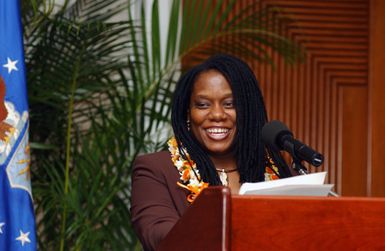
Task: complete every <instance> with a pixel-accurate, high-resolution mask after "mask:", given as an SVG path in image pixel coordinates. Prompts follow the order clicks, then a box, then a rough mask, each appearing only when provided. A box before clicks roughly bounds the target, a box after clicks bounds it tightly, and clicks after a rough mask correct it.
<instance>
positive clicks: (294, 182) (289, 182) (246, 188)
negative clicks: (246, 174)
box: [239, 172, 334, 196]
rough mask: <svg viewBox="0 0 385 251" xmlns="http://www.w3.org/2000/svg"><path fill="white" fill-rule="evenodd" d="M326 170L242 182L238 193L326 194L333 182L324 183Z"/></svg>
mask: <svg viewBox="0 0 385 251" xmlns="http://www.w3.org/2000/svg"><path fill="white" fill-rule="evenodd" d="M325 177H326V172H319V173H312V174H307V175H300V176H294V177H290V178H285V179H279V180H272V181H265V182H257V183H244V184H242V186H241V188H240V190H239V194H260V195H293V196H327V195H328V194H329V192H330V191H331V189H332V188H333V186H334V185H333V184H324V182H325Z"/></svg>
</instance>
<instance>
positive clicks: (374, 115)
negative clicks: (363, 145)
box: [368, 0, 385, 196]
mask: <svg viewBox="0 0 385 251" xmlns="http://www.w3.org/2000/svg"><path fill="white" fill-rule="evenodd" d="M370 3H371V15H370V17H371V19H370V24H371V25H370V27H371V36H370V78H369V80H370V89H369V100H370V103H369V148H368V152H369V161H368V167H369V168H368V179H369V183H368V191H369V194H370V195H372V196H385V168H384V163H385V154H384V152H385V67H384V66H385V15H384V10H385V1H383V0H371V1H370Z"/></svg>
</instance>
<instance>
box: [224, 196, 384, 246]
mask: <svg viewBox="0 0 385 251" xmlns="http://www.w3.org/2000/svg"><path fill="white" fill-rule="evenodd" d="M384 210H385V199H373V198H353V197H350V198H349V197H346V198H319V197H269V196H266V197H263V196H254V197H252V196H233V197H232V219H231V221H232V222H231V224H232V240H231V247H232V248H231V250H232V251H236V250H328V251H332V250H338V251H339V250H384V249H385V242H384V241H383V240H384V239H385V218H384V217H383V212H384Z"/></svg>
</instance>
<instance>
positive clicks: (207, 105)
mask: <svg viewBox="0 0 385 251" xmlns="http://www.w3.org/2000/svg"><path fill="white" fill-rule="evenodd" d="M195 107H197V108H199V109H204V108H207V107H209V104H208V103H205V102H197V103H195Z"/></svg>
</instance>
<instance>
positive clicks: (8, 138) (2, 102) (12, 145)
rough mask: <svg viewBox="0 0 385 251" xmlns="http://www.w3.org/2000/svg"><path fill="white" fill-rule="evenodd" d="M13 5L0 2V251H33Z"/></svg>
mask: <svg viewBox="0 0 385 251" xmlns="http://www.w3.org/2000/svg"><path fill="white" fill-rule="evenodd" d="M28 121H29V120H28V103H27V92H26V78H25V68H24V54H23V39H22V27H21V20H20V7H19V1H18V0H0V250H7V251H8V250H9V251H13V250H36V233H35V216H34V210H33V204H32V193H31V177H30V170H29V169H30V154H29V144H28V125H29V122H28Z"/></svg>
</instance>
